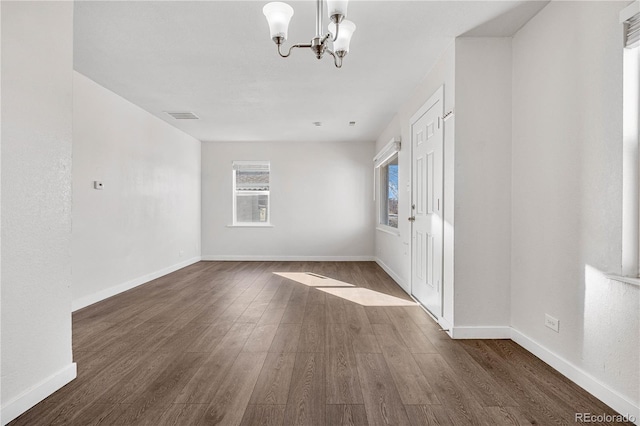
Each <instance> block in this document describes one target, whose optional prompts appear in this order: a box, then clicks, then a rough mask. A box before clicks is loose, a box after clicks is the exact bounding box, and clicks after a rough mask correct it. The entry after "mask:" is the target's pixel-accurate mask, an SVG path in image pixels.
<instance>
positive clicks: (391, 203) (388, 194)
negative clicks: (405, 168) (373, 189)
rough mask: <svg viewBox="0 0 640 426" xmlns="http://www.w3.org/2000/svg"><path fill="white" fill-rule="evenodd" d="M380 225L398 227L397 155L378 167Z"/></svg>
mask: <svg viewBox="0 0 640 426" xmlns="http://www.w3.org/2000/svg"><path fill="white" fill-rule="evenodd" d="M380 225H386V226H390V227H392V228H397V227H398V154H395V155H394V156H393V157H391V158H390V159H389V160H388V162H387V163H385V164H384V165H382V166H380Z"/></svg>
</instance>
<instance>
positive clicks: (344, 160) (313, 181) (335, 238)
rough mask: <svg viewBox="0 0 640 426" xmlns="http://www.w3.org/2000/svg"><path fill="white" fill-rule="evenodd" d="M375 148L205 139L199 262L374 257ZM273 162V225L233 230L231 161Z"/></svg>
mask: <svg viewBox="0 0 640 426" xmlns="http://www.w3.org/2000/svg"><path fill="white" fill-rule="evenodd" d="M373 157H374V146H373V143H370V142H362V143H322V144H311V143H267V142H257V143H237V142H234V143H217V142H216V143H213V142H209V143H203V144H202V256H203V259H293V258H295V259H310V260H312V259H317V260H320V259H344V260H349V259H351V260H357V259H371V258H372V257H373V235H372V233H371V229H372V228H373V224H374V220H373V217H374V211H373V192H372V191H373V188H372V185H373ZM234 160H270V161H271V223H272V224H273V227H271V228H237V227H236V228H232V227H229V226H228V225H230V224H231V223H232V216H231V215H232V213H231V208H232V188H231V178H232V170H231V164H232V162H233V161H234Z"/></svg>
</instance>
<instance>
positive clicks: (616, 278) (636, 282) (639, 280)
mask: <svg viewBox="0 0 640 426" xmlns="http://www.w3.org/2000/svg"><path fill="white" fill-rule="evenodd" d="M607 278H609V279H610V280H613V281H618V282H621V283H627V284H631V285H636V286H639V287H640V278H634V277H623V276H620V275H609V274H607Z"/></svg>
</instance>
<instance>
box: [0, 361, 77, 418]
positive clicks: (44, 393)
mask: <svg viewBox="0 0 640 426" xmlns="http://www.w3.org/2000/svg"><path fill="white" fill-rule="evenodd" d="M77 374H78V370H77V368H76V363H75V362H72V363H71V364H69V365H67V366H66V367H65V368H63V369H62V370H60V371H58V372H57V373H55V374H53V375H51V376H49V377H47V378H46V379H44V380H43V381H41V382H40V383H37V384H36V385H34V386H32V387H31V388H29V389H27V390H26V391H25V392H23V393H22V394H20V395H18V396H17V397H15V398H13V399H12V400H11V401H9V402H7V403H6V404H5V405H3V406H2V408H1V409H0V424H2V425H3V426H4V425H6V424H7V423H9V422H10V421H12V420H14V419H15V418H17V417H18V416H19V415H21V414H22V413H24V412H25V411H27V410H28V409H29V408H31V407H33V406H34V405H36V404H37V403H39V402H40V401H42V400H44V399H45V398H46V397H48V396H49V395H51V394H52V393H54V392H55V391H57V390H58V389H60V388H61V387H63V386H64V385H66V384H67V383H69V382H70V381H72V380H73V379H75V378H76V376H77Z"/></svg>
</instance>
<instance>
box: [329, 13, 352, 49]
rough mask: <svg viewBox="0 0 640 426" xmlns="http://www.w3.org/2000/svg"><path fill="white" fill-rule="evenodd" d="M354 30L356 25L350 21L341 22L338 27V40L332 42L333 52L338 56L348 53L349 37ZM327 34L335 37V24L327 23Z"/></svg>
mask: <svg viewBox="0 0 640 426" xmlns="http://www.w3.org/2000/svg"><path fill="white" fill-rule="evenodd" d="M355 30H356V24H354V23H353V22H351V21H348V20H346V19H345V20H343V21H342V23H341V24H340V25H339V27H338V38H337V39H336V40H335V41H334V42H333V50H334V51H335V52H336V53H337V54H338V55H340V56H344V55H346V54H347V53H348V52H349V44H350V43H351V36H353V33H354V32H355ZM329 32H330V33H331V34H332V35H333V36H334V37H335V34H336V24H335V23H334V22H331V23H329Z"/></svg>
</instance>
